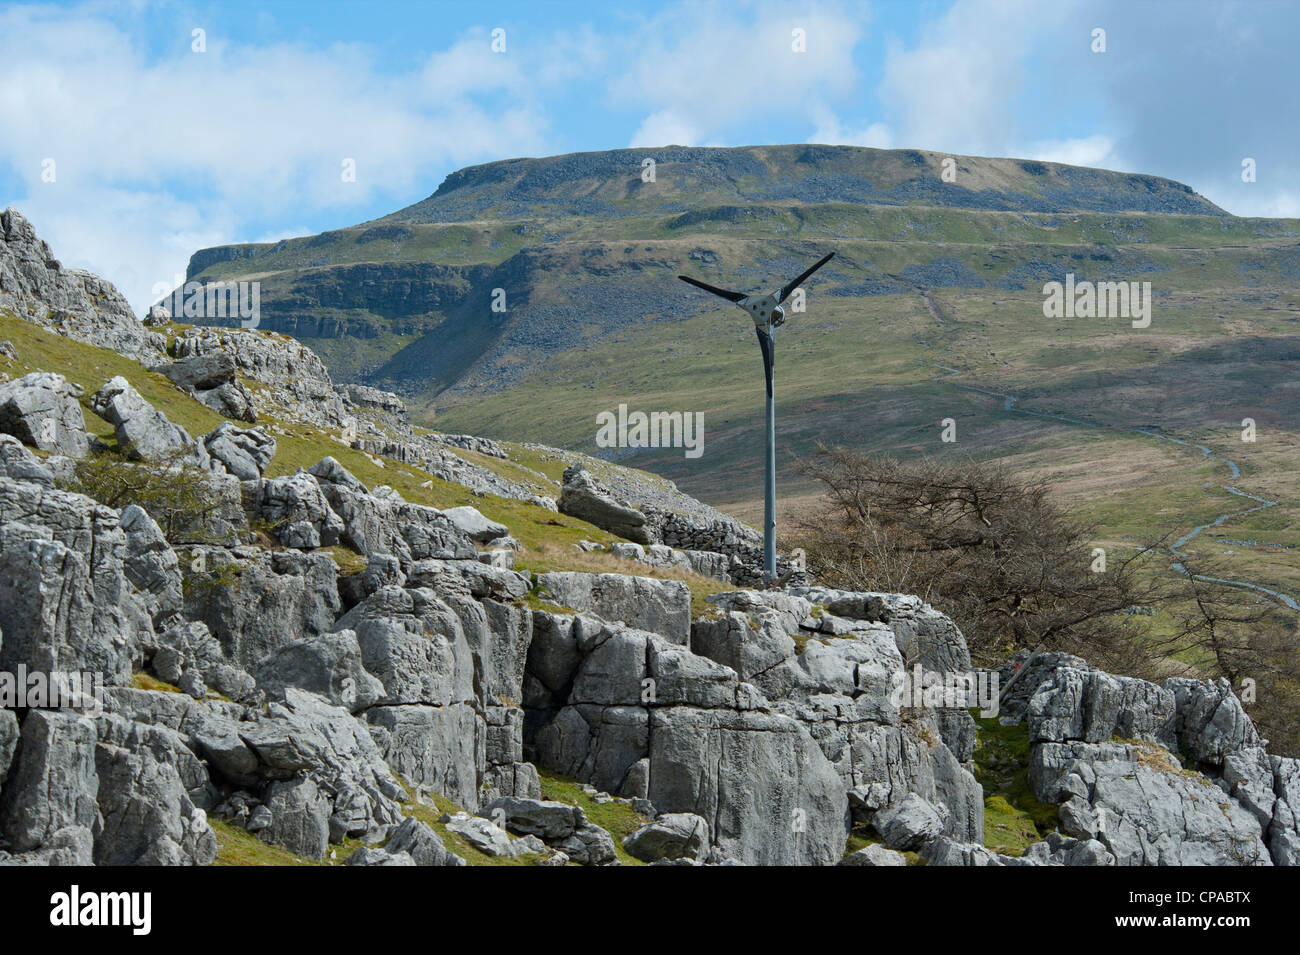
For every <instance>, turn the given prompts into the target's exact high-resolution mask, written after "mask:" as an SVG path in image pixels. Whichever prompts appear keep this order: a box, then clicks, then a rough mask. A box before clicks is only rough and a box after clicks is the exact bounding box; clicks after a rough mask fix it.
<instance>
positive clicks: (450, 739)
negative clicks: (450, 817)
mask: <svg viewBox="0 0 1300 955" xmlns="http://www.w3.org/2000/svg"><path fill="white" fill-rule="evenodd" d="M366 719H367V720H368V721H369V723H370V725H371V732H372V734H373V735H374V738H375V741H376V743H377V745H378V747H379V750H380V751H381V752H382V754H383V758H384V760H385V761H386V762H387V764H388V765H389V766H391V767H392V769H393V771H394V772H397V773H400V774H401V775H402V776H403V777H404V778H405V779H407V780H409V781H410V782H412V783H415V784H417V785H423V786H428V787H429V788H431V789H433V790H434V791H436V792H439V793H442V794H443V795H445V796H446V797H447V798H448V799H451V800H453V801H455V802H456V803H457V804H458V805H461V806H465V807H467V808H469V809H475V808H477V806H478V796H479V780H478V767H480V766H482V765H483V764H484V762H485V756H484V753H483V747H484V732H483V729H482V726H481V717H479V716H478V715H477V714H476V713H475V712H474V710H473V708H472V707H471V706H470V705H469V704H466V703H457V704H452V705H449V706H409V705H408V706H376V707H372V708H370V709H369V710H367V711H366Z"/></svg>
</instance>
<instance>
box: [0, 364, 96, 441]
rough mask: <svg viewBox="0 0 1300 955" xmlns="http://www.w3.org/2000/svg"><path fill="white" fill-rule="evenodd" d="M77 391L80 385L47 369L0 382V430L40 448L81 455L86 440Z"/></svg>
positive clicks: (79, 392)
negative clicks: (46, 370)
mask: <svg viewBox="0 0 1300 955" xmlns="http://www.w3.org/2000/svg"><path fill="white" fill-rule="evenodd" d="M80 394H81V388H80V386H76V385H73V384H71V383H70V382H69V381H68V380H67V379H66V378H64V377H63V376H62V375H56V374H53V373H51V372H43V371H41V372H32V373H31V374H30V375H24V376H23V377H21V378H19V379H17V380H15V381H6V382H0V431H3V432H4V433H5V434H10V435H13V436H14V437H15V438H17V439H18V440H19V441H22V442H23V443H24V444H30V445H32V446H33V447H37V448H40V449H41V450H42V451H54V452H56V453H58V454H66V455H67V456H68V457H71V458H83V457H85V456H86V454H87V452H88V451H89V450H90V439H89V437H87V435H86V422H85V419H84V418H83V417H82V414H81V405H80V404H78V402H77V397H78V396H79V395H80Z"/></svg>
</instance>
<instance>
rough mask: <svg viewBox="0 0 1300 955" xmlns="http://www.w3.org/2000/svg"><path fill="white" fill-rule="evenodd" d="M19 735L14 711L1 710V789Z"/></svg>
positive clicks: (0, 635)
mask: <svg viewBox="0 0 1300 955" xmlns="http://www.w3.org/2000/svg"><path fill="white" fill-rule="evenodd" d="M0 639H3V634H0ZM18 735H19V729H18V717H16V716H14V712H13V710H9V709H0V788H3V786H4V781H5V777H6V776H7V775H9V765H10V763H12V762H13V758H14V752H15V751H16V750H17V749H18Z"/></svg>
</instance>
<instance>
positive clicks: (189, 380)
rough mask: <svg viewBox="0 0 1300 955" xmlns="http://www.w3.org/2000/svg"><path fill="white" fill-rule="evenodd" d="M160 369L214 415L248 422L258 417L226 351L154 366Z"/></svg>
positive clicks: (250, 396) (247, 391)
mask: <svg viewBox="0 0 1300 955" xmlns="http://www.w3.org/2000/svg"><path fill="white" fill-rule="evenodd" d="M153 370H154V371H158V372H161V373H162V374H164V375H166V376H167V377H168V378H170V379H171V380H172V381H174V382H176V384H178V385H180V386H181V388H183V389H184V390H185V391H186V392H188V393H189V394H190V395H192V396H193V397H194V398H195V399H197V400H198V401H199V402H200V403H202V404H204V405H207V407H209V408H211V409H212V410H213V411H215V412H217V414H220V415H223V416H225V417H227V418H234V419H236V420H239V421H247V422H249V423H252V422H255V421H256V420H257V412H256V411H255V410H254V408H253V396H252V394H251V393H250V392H249V390H248V389H247V388H245V387H244V383H243V382H241V381H240V380H239V378H238V377H237V374H236V365H235V359H234V357H233V356H232V355H231V354H230V353H229V352H225V351H220V352H212V353H209V354H204V355H193V356H190V357H188V358H182V359H180V360H179V361H174V362H169V363H167V364H163V365H157V366H155V367H154V369H153Z"/></svg>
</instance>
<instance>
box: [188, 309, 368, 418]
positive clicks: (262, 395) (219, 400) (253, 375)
mask: <svg viewBox="0 0 1300 955" xmlns="http://www.w3.org/2000/svg"><path fill="white" fill-rule="evenodd" d="M168 348H169V354H170V357H171V358H172V359H174V361H175V363H176V364H175V365H172V366H169V369H165V370H170V373H171V374H174V375H177V376H179V377H181V378H186V379H193V380H194V382H195V384H193V385H191V386H190V387H195V388H196V397H197V396H199V395H200V394H201V395H202V397H201V400H203V401H204V403H205V404H208V405H209V407H213V408H214V410H217V411H219V412H220V413H222V414H227V415H228V416H229V417H235V418H239V419H241V420H244V421H254V420H256V417H255V416H256V415H257V414H270V415H272V416H273V417H282V418H289V419H290V420H298V421H304V422H309V423H311V424H313V425H316V426H318V427H335V428H344V429H348V428H352V429H355V427H356V418H355V417H354V416H353V415H352V413H351V412H350V411H349V410H348V408H347V405H346V404H345V403H344V401H343V398H342V397H341V396H340V395H339V394H338V392H337V391H336V390H335V388H334V383H333V381H332V380H331V379H330V375H329V372H328V371H327V370H326V369H325V365H324V364H323V363H322V362H321V360H320V358H319V357H317V355H316V353H315V352H313V351H312V350H311V349H310V348H307V347H306V346H305V345H302V344H301V343H299V342H297V341H295V340H294V339H292V338H289V337H288V336H287V335H277V334H273V333H267V332H261V331H257V330H255V329H245V328H208V327H204V328H187V329H184V330H183V331H182V332H181V333H180V334H179V335H177V336H176V338H174V339H173V340H172V341H171V343H170V344H169V346H168ZM177 366H179V367H177ZM227 368H229V369H230V371H231V373H233V374H235V375H242V376H243V377H245V378H247V379H249V380H251V381H254V382H257V383H258V385H260V386H261V387H260V388H257V389H256V390H254V391H252V392H249V391H247V390H245V389H244V388H243V386H242V385H240V384H239V382H238V380H237V379H235V378H233V377H232V378H226V379H225V380H224V381H223V382H222V383H220V384H217V385H215V387H210V388H208V389H202V388H198V387H197V386H198V385H199V384H211V383H212V382H213V381H216V380H217V378H216V377H214V376H215V375H217V374H220V375H225V374H226V372H225V369H227ZM205 371H212V372H213V374H212V375H204V374H203V372H205ZM236 386H237V387H236ZM223 389H226V390H225V391H223ZM232 398H234V399H235V401H236V402H237V403H242V402H243V401H244V400H246V401H247V403H248V405H249V412H248V413H247V414H230V411H231V410H235V409H234V408H232V407H231V405H230V401H231V399H232ZM223 407H224V408H225V409H226V410H222V409H223ZM236 407H242V404H236Z"/></svg>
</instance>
